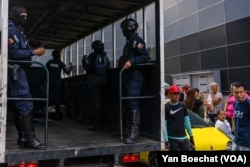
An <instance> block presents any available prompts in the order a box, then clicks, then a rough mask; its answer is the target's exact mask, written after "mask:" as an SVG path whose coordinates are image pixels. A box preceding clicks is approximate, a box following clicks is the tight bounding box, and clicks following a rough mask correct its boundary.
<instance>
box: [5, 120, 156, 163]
mask: <svg viewBox="0 0 250 167" xmlns="http://www.w3.org/2000/svg"><path fill="white" fill-rule="evenodd" d="M88 126H89V124H88V123H84V122H83V121H76V120H69V119H63V120H62V121H54V120H50V121H49V122H48V147H47V149H44V150H35V149H23V148H20V147H18V146H17V137H18V136H17V131H16V128H15V126H14V123H13V122H8V123H7V127H6V156H5V157H6V162H21V161H29V160H48V159H66V158H74V157H89V156H97V155H119V154H121V153H133V152H140V151H145V150H160V143H159V142H157V141H155V140H152V139H149V138H147V137H142V136H140V139H139V142H138V143H136V144H124V143H122V142H121V141H120V135H119V131H118V130H110V129H109V128H104V129H102V131H89V130H88V129H87V127H88ZM44 127H45V123H44V121H41V120H39V119H38V120H37V121H35V133H36V136H37V138H39V139H40V141H41V143H44V141H45V128H44ZM116 158H118V157H116ZM116 158H115V159H116Z"/></svg>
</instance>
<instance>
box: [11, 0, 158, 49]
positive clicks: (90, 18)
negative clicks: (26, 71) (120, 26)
mask: <svg viewBox="0 0 250 167" xmlns="http://www.w3.org/2000/svg"><path fill="white" fill-rule="evenodd" d="M152 2H154V0H9V8H11V7H12V6H17V5H18V6H23V7H25V8H26V9H27V12H28V25H27V29H26V35H27V37H28V39H29V42H30V44H31V46H33V47H38V46H41V45H45V47H46V48H47V49H55V48H63V47H65V46H67V45H70V44H72V43H74V42H76V41H78V40H79V39H81V38H83V37H85V36H88V35H89V34H91V33H93V32H95V31H97V30H99V29H101V28H103V27H105V26H107V25H109V24H111V23H112V22H114V21H116V20H119V19H121V18H123V17H125V16H127V15H129V14H131V13H133V12H135V11H137V10H138V9H140V8H142V7H144V6H146V5H148V4H150V3H152Z"/></svg>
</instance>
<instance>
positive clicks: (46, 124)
mask: <svg viewBox="0 0 250 167" xmlns="http://www.w3.org/2000/svg"><path fill="white" fill-rule="evenodd" d="M8 62H11V63H29V64H30V63H32V64H38V65H40V66H42V67H43V69H44V70H45V73H46V82H47V84H46V97H45V98H16V97H8V98H7V100H16V101H24V100H26V101H27V100H30V101H45V102H46V106H45V132H44V133H45V134H44V136H45V137H44V145H45V149H47V147H48V107H49V72H48V69H47V67H46V66H45V65H44V64H42V63H41V62H39V61H17V60H8Z"/></svg>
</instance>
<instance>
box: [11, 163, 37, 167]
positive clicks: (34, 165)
mask: <svg viewBox="0 0 250 167" xmlns="http://www.w3.org/2000/svg"><path fill="white" fill-rule="evenodd" d="M8 167H39V166H38V163H36V162H28V163H20V164H15V165H8Z"/></svg>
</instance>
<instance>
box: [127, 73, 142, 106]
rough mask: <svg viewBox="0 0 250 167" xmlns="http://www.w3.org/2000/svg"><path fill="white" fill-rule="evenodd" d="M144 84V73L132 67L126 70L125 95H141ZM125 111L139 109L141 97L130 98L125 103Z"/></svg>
mask: <svg viewBox="0 0 250 167" xmlns="http://www.w3.org/2000/svg"><path fill="white" fill-rule="evenodd" d="M142 84H143V75H142V73H141V72H140V71H139V70H137V69H131V70H130V71H125V72H124V77H123V86H124V87H123V96H125V97H135V96H136V97H138V96H140V95H141V88H142ZM124 107H125V111H131V110H136V111H139V99H128V100H126V101H125V104H124Z"/></svg>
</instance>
